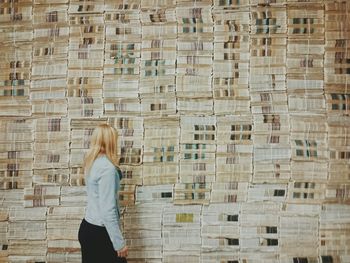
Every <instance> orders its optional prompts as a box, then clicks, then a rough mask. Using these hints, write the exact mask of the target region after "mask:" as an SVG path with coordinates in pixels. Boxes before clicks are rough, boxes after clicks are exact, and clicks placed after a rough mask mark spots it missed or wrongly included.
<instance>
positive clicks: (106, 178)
mask: <svg viewBox="0 0 350 263" xmlns="http://www.w3.org/2000/svg"><path fill="white" fill-rule="evenodd" d="M119 176H121V171H120V170H119V169H117V168H116V167H115V166H114V165H113V163H112V162H111V161H110V160H109V159H108V158H107V157H106V156H105V155H103V156H100V157H98V158H97V159H96V160H95V161H94V163H93V164H92V166H91V168H90V171H89V174H88V176H87V179H86V191H87V206H86V211H85V220H86V221H87V222H89V223H91V224H94V225H98V226H105V227H106V230H107V232H108V235H109V237H110V239H111V241H112V243H113V247H114V250H121V249H122V248H123V247H124V246H125V241H124V238H123V235H122V232H121V231H120V226H119V217H120V212H119V211H120V210H119V204H118V195H117V192H118V191H119V187H120V177H119Z"/></svg>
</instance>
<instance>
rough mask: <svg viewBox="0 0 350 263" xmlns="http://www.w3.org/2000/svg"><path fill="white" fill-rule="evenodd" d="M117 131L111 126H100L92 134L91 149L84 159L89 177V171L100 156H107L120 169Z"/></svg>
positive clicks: (85, 170) (85, 171)
mask: <svg viewBox="0 0 350 263" xmlns="http://www.w3.org/2000/svg"><path fill="white" fill-rule="evenodd" d="M117 139H118V134H117V132H116V130H115V129H114V128H113V127H112V126H110V125H109V124H106V123H104V124H100V125H99V126H97V127H96V128H95V130H94V131H93V133H92V136H91V141H90V149H89V151H88V152H87V153H86V155H85V158H84V173H85V176H87V175H88V173H89V170H90V168H91V166H92V164H93V162H94V161H95V160H96V158H97V157H98V156H99V155H100V154H105V155H106V156H107V158H108V159H109V160H110V161H111V162H112V163H113V164H114V165H115V166H117V167H118V164H119V161H118V158H117Z"/></svg>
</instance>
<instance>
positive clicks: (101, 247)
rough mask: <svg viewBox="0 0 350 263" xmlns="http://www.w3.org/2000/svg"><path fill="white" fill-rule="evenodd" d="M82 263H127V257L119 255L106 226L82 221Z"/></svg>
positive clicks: (79, 236)
mask: <svg viewBox="0 0 350 263" xmlns="http://www.w3.org/2000/svg"><path fill="white" fill-rule="evenodd" d="M78 239H79V243H80V247H81V256H82V263H126V262H127V261H126V258H121V257H118V255H117V252H116V251H115V250H114V248H113V244H112V241H111V239H110V238H109V235H108V232H107V230H106V228H105V227H104V226H97V225H93V224H90V223H89V222H87V221H86V220H85V219H83V220H82V221H81V224H80V227H79V233H78Z"/></svg>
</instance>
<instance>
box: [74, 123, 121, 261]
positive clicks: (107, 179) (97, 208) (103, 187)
mask: <svg viewBox="0 0 350 263" xmlns="http://www.w3.org/2000/svg"><path fill="white" fill-rule="evenodd" d="M116 145H117V132H116V131H115V129H114V128H113V127H111V126H109V125H108V124H102V125H99V126H98V127H97V128H96V129H95V130H94V132H93V134H92V138H91V144H90V149H89V151H88V153H87V154H86V157H85V160H84V171H85V175H86V178H85V182H86V190H87V206H86V211H85V217H84V219H83V220H82V222H81V224H80V228H79V233H78V239H79V243H80V246H81V254H82V263H117V262H123V263H125V262H126V257H127V255H128V248H127V246H126V245H125V241H124V238H123V235H122V233H121V231H120V227H119V217H120V212H119V204H118V195H117V192H118V191H119V186H120V184H119V183H120V180H121V171H120V170H119V168H118V160H117V158H116V152H117V151H116Z"/></svg>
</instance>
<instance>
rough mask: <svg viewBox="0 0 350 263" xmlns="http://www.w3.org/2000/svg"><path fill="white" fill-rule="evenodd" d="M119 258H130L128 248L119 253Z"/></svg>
mask: <svg viewBox="0 0 350 263" xmlns="http://www.w3.org/2000/svg"><path fill="white" fill-rule="evenodd" d="M117 254H118V257H121V258H126V257H127V256H128V247H127V246H125V247H123V248H122V249H121V250H118V251H117Z"/></svg>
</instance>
